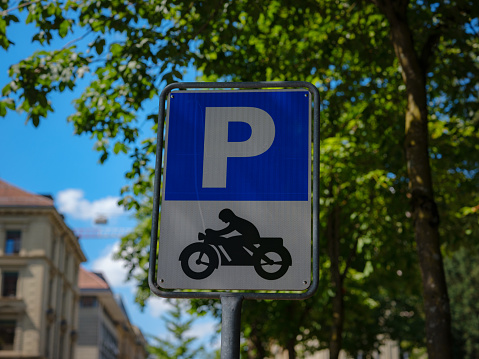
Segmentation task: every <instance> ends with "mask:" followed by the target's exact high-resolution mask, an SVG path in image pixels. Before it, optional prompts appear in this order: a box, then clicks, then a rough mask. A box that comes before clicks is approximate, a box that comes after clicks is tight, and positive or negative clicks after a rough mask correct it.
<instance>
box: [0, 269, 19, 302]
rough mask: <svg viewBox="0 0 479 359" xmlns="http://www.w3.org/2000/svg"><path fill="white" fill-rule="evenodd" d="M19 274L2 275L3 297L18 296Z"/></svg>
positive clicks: (7, 273) (6, 273) (5, 273)
mask: <svg viewBox="0 0 479 359" xmlns="http://www.w3.org/2000/svg"><path fill="white" fill-rule="evenodd" d="M17 282H18V272H4V273H3V275H2V297H16V296H17Z"/></svg>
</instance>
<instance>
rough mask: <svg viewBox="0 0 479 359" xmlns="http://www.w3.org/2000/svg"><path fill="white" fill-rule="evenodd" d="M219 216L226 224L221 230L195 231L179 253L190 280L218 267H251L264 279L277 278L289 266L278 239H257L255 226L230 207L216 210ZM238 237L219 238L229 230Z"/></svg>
mask: <svg viewBox="0 0 479 359" xmlns="http://www.w3.org/2000/svg"><path fill="white" fill-rule="evenodd" d="M219 218H220V219H221V220H222V221H223V222H226V223H229V225H228V226H227V227H226V228H224V229H222V230H218V231H215V230H212V229H207V230H206V231H205V233H204V234H203V233H198V240H200V241H202V242H196V243H192V244H190V245H188V246H187V247H186V248H185V249H183V251H182V252H181V254H180V257H179V260H180V261H181V268H182V269H183V272H184V273H185V274H186V275H187V276H188V277H190V278H192V279H204V278H207V277H208V276H209V275H211V274H212V273H213V272H214V270H215V269H217V268H218V267H219V265H220V259H221V265H222V266H254V269H255V271H256V273H258V275H259V276H261V277H262V278H264V279H267V280H275V279H278V278H281V277H282V276H283V275H284V274H285V273H286V272H287V271H288V269H289V267H290V266H291V265H292V259H291V254H290V253H289V251H288V250H287V249H286V248H285V247H284V246H283V239H282V238H261V237H260V236H259V232H258V230H257V229H256V227H255V226H254V225H253V224H252V223H251V222H249V221H247V220H245V219H243V218H240V217H238V216H236V215H235V214H234V213H233V211H231V210H230V209H224V210H222V211H221V212H220V214H219ZM234 231H236V232H239V233H240V236H233V237H229V238H225V237H222V236H223V235H225V234H229V233H231V232H234Z"/></svg>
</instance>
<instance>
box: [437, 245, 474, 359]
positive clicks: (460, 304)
mask: <svg viewBox="0 0 479 359" xmlns="http://www.w3.org/2000/svg"><path fill="white" fill-rule="evenodd" d="M471 252H472V253H471ZM477 259H478V253H477V248H472V249H468V248H465V247H462V248H460V249H459V250H457V251H456V252H455V253H454V254H453V255H452V256H450V257H447V258H446V260H445V263H444V264H445V269H446V274H447V279H448V283H449V293H450V296H451V309H452V310H451V312H452V318H453V323H454V324H453V332H452V333H453V338H454V348H453V350H454V357H455V358H475V357H477V355H478V354H479V306H478V303H479V301H478V299H479V298H478V294H477V290H476V288H477V286H478V285H479V283H478V281H479V267H478V266H477Z"/></svg>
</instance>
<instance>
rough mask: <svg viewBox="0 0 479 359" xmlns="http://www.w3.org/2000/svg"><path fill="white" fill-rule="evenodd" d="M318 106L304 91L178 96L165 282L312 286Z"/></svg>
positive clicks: (172, 108) (177, 285)
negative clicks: (313, 142) (314, 138)
mask: <svg viewBox="0 0 479 359" xmlns="http://www.w3.org/2000/svg"><path fill="white" fill-rule="evenodd" d="M310 113H311V95H310V92H309V91H307V90H300V89H298V90H228V91H211V90H208V91H204V90H203V91H200V90H188V91H175V92H172V93H170V94H169V98H168V109H167V119H166V126H167V127H166V145H165V167H164V178H163V187H162V191H163V200H162V202H161V226H160V241H159V256H158V272H157V275H158V283H159V284H161V287H162V288H167V289H220V290H229V289H238V290H242V289H245V290H305V289H307V288H308V287H309V286H310V284H311V263H310V258H311V136H310V128H311V122H310Z"/></svg>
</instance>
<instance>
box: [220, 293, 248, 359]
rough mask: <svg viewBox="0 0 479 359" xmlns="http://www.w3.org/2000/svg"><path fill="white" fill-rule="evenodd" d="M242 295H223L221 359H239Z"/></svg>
mask: <svg viewBox="0 0 479 359" xmlns="http://www.w3.org/2000/svg"><path fill="white" fill-rule="evenodd" d="M242 303H243V296H242V295H241V294H225V295H221V359H239V357H240V327H241V304H242Z"/></svg>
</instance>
